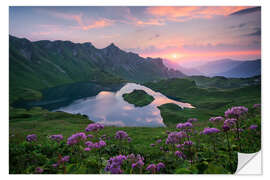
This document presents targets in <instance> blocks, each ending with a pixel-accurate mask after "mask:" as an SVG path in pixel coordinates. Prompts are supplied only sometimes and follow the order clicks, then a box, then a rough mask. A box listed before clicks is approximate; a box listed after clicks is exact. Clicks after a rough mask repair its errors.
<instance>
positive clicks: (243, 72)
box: [216, 59, 261, 78]
mask: <svg viewBox="0 0 270 180" xmlns="http://www.w3.org/2000/svg"><path fill="white" fill-rule="evenodd" d="M257 75H261V60H260V59H257V60H254V61H244V62H242V63H241V64H239V65H237V66H236V67H234V68H232V69H230V70H228V71H225V72H220V73H217V74H216V76H225V77H238V78H240V77H241V78H246V77H252V76H257Z"/></svg>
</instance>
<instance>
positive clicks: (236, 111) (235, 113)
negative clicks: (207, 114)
mask: <svg viewBox="0 0 270 180" xmlns="http://www.w3.org/2000/svg"><path fill="white" fill-rule="evenodd" d="M247 112H248V108H246V107H244V106H235V107H232V108H230V109H228V110H227V111H225V117H226V118H229V117H233V118H239V117H240V116H242V115H244V114H246V113H247Z"/></svg>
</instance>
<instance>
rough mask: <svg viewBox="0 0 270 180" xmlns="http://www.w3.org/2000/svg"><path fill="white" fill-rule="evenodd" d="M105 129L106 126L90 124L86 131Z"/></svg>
mask: <svg viewBox="0 0 270 180" xmlns="http://www.w3.org/2000/svg"><path fill="white" fill-rule="evenodd" d="M103 128H104V126H103V125H102V124H100V123H91V124H88V126H87V127H86V128H85V131H86V132H90V131H99V130H101V129H103Z"/></svg>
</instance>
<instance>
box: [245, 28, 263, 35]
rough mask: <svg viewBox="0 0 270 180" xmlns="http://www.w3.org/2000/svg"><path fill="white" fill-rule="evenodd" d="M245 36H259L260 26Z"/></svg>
mask: <svg viewBox="0 0 270 180" xmlns="http://www.w3.org/2000/svg"><path fill="white" fill-rule="evenodd" d="M245 36H261V28H256V30H255V32H252V33H249V34H246V35H245Z"/></svg>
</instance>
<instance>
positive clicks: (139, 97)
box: [123, 89, 154, 107]
mask: <svg viewBox="0 0 270 180" xmlns="http://www.w3.org/2000/svg"><path fill="white" fill-rule="evenodd" d="M123 98H124V100H125V101H127V102H128V103H130V104H134V105H135V106H139V107H142V106H146V105H148V104H150V103H151V102H152V101H154V98H153V96H151V95H149V94H147V93H146V92H145V91H144V90H137V89H135V90H134V91H132V92H131V93H126V94H123Z"/></svg>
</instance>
